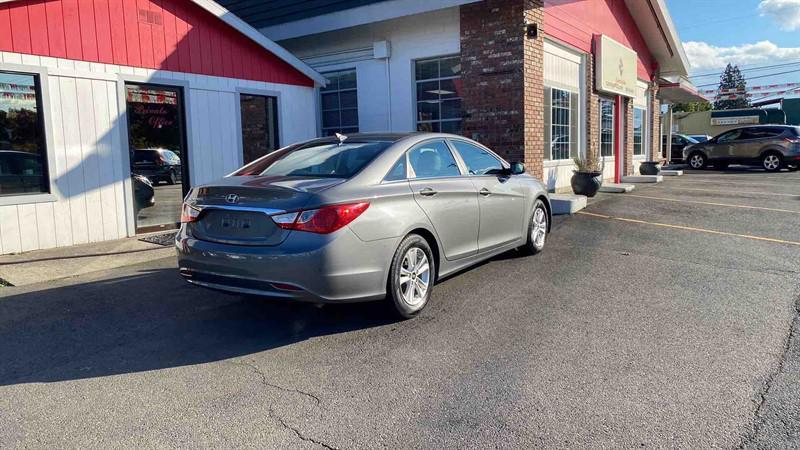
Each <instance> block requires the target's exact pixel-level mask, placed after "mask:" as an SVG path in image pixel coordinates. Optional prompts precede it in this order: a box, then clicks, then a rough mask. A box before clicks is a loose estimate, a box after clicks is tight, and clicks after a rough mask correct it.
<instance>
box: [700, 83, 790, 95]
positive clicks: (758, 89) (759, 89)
mask: <svg viewBox="0 0 800 450" xmlns="http://www.w3.org/2000/svg"><path fill="white" fill-rule="evenodd" d="M798 87H800V83H782V84H765V85H762V86H750V87H748V88H747V89H741V88H727V89H706V90H702V91H699V92H700V94H702V95H704V96H709V95H715V94H719V95H727V94H744V93H745V91H746V92H747V93H749V92H755V93H764V92H769V91H781V92H785V90H786V89H788V88H798Z"/></svg>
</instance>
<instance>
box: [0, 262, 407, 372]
mask: <svg viewBox="0 0 800 450" xmlns="http://www.w3.org/2000/svg"><path fill="white" fill-rule="evenodd" d="M394 321H395V319H394V318H393V316H391V315H390V314H389V312H388V309H387V308H385V307H384V306H383V305H382V304H381V303H380V302H378V303H364V304H351V305H328V306H325V307H324V308H320V307H317V306H314V305H311V304H302V303H301V304H298V303H289V302H284V301H275V300H267V299H260V298H255V297H245V296H237V295H229V294H224V293H218V292H214V291H209V290H206V289H202V288H198V287H194V286H190V285H188V284H186V283H185V282H184V281H183V280H182V279H180V277H179V276H178V275H177V273H176V271H175V270H174V269H162V270H154V271H146V272H141V273H139V274H137V275H134V276H129V277H123V278H116V279H110V280H102V281H96V282H89V283H83V284H77V285H70V286H64V287H58V288H53V289H48V290H41V291H35V292H28V293H20V294H11V295H8V296H6V297H5V298H0V361H2V363H0V386H5V385H13V384H20V383H34V382H54V381H64V380H76V379H83V378H91V377H100V376H107V375H116V374H125V373H132V372H140V371H146V370H154V369H163V368H169V367H177V366H185V365H190V364H200V363H206V362H212V361H218V360H223V359H227V358H233V357H237V356H242V355H247V354H251V353H256V352H261V351H264V350H268V349H272V348H275V347H280V346H284V345H289V344H292V343H295V342H299V341H302V340H305V339H308V338H311V337H315V336H322V335H328V334H335V333H342V332H346V331H351V330H356V329H364V328H370V327H376V326H380V325H385V324H388V323H391V322H394Z"/></svg>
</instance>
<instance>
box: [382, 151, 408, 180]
mask: <svg viewBox="0 0 800 450" xmlns="http://www.w3.org/2000/svg"><path fill="white" fill-rule="evenodd" d="M406 178H408V176H407V174H406V154H405V153H403V156H401V157H400V159H398V160H397V162H396V163H395V165H394V167H392V170H390V171H389V173H388V174H386V177H384V179H383V181H398V180H405V179H406Z"/></svg>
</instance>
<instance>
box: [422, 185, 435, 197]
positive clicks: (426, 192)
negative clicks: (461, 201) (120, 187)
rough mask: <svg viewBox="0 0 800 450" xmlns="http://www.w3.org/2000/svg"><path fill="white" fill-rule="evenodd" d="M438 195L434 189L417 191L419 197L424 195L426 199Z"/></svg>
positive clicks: (427, 188)
mask: <svg viewBox="0 0 800 450" xmlns="http://www.w3.org/2000/svg"><path fill="white" fill-rule="evenodd" d="M436 194H438V192H436V190H435V189H431V188H429V187H426V188H425V189H423V190H421V191H419V195H424V196H426V197H433V196H434V195H436Z"/></svg>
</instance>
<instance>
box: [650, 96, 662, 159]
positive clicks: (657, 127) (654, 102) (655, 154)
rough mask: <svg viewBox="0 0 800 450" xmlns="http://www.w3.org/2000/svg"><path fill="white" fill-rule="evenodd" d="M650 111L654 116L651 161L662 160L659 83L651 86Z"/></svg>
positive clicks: (651, 135)
mask: <svg viewBox="0 0 800 450" xmlns="http://www.w3.org/2000/svg"><path fill="white" fill-rule="evenodd" d="M650 92H651V94H650V111H651V115H652V118H651V120H652V123H653V128H652V130H653V131H652V133H650V159H651V160H660V159H661V158H662V155H661V153H659V152H660V148H661V101H659V100H658V83H652V84H651V85H650Z"/></svg>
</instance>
